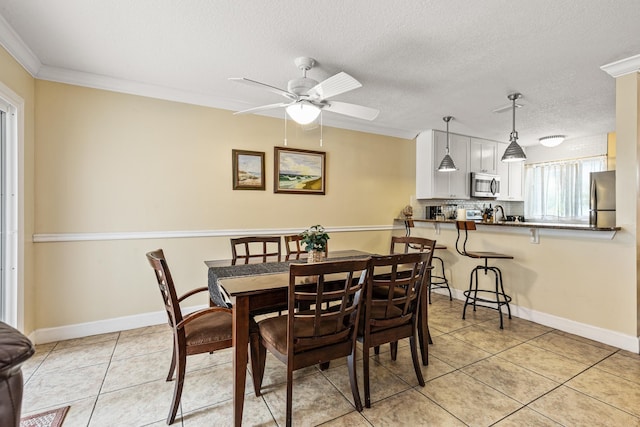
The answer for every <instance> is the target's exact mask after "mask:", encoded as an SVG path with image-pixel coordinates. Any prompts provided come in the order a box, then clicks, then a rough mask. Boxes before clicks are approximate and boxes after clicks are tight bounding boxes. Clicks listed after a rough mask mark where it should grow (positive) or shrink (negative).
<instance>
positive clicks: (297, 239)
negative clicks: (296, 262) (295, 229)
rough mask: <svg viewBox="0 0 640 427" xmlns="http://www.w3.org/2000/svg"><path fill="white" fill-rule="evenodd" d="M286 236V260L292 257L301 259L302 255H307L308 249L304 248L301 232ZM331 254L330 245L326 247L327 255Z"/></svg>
mask: <svg viewBox="0 0 640 427" xmlns="http://www.w3.org/2000/svg"><path fill="white" fill-rule="evenodd" d="M283 237H284V249H285V251H286V252H287V254H286V255H285V258H284V259H285V261H289V260H290V259H300V258H301V257H302V256H306V255H307V253H308V252H307V251H306V250H305V249H303V248H302V243H301V242H302V236H301V235H299V234H289V235H285V236H283ZM328 254H329V245H328V244H327V246H326V247H325V257H327V256H328Z"/></svg>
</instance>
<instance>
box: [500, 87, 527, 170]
mask: <svg viewBox="0 0 640 427" xmlns="http://www.w3.org/2000/svg"><path fill="white" fill-rule="evenodd" d="M521 97H522V94H520V93H512V94H510V95H509V96H508V98H509V100H511V102H512V104H513V106H512V108H513V122H512V123H513V127H512V130H511V134H510V135H509V146H508V147H507V149H506V150H505V152H504V154H503V155H502V161H503V162H522V161H524V160H526V159H527V156H526V154H524V151H523V150H522V147H521V146H520V145H519V144H518V132H516V100H517V99H519V98H521Z"/></svg>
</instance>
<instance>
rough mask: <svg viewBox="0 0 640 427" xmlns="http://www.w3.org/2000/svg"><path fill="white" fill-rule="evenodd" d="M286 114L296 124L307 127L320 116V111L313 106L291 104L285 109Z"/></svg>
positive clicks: (301, 103) (299, 103) (302, 103)
mask: <svg viewBox="0 0 640 427" xmlns="http://www.w3.org/2000/svg"><path fill="white" fill-rule="evenodd" d="M286 110H287V114H288V115H289V117H291V118H292V119H293V121H295V122H296V123H298V124H301V125H308V124H309V123H311V122H313V121H315V119H317V118H318V116H319V115H320V109H319V108H318V107H316V106H315V105H313V104H307V103H305V102H298V103H296V104H291V105H289V106H288V107H287V108H286Z"/></svg>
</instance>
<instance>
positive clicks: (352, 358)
mask: <svg viewBox="0 0 640 427" xmlns="http://www.w3.org/2000/svg"><path fill="white" fill-rule="evenodd" d="M355 353H356V350H355V347H354V349H353V351H352V352H351V354H350V355H349V356H347V367H348V368H349V382H351V394H352V395H353V402H354V404H355V405H356V409H357V410H358V412H362V401H361V400H360V391H358V377H357V374H356V355H355Z"/></svg>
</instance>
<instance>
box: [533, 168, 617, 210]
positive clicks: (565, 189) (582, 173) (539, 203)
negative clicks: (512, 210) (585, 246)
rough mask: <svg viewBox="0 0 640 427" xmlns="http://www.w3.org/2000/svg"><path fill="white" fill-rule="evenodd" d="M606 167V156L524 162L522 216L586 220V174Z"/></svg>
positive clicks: (587, 196) (587, 199) (587, 200)
mask: <svg viewBox="0 0 640 427" xmlns="http://www.w3.org/2000/svg"><path fill="white" fill-rule="evenodd" d="M606 169H607V158H606V156H597V157H589V158H583V159H572V160H562V161H557V162H548V163H535V164H530V165H525V183H526V185H525V195H524V200H525V201H524V209H525V212H524V215H525V217H526V218H527V219H529V220H538V221H556V222H563V221H567V222H589V183H590V179H589V174H590V173H591V172H600V171H604V170H606Z"/></svg>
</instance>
